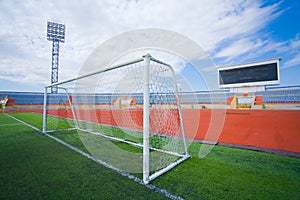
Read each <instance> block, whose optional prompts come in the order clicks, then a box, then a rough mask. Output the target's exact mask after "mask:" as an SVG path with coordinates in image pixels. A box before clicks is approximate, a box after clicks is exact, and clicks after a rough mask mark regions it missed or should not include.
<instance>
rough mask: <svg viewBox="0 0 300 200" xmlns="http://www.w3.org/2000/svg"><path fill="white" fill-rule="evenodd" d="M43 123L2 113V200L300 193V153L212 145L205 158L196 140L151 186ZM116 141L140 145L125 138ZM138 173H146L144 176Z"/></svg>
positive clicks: (239, 196) (286, 195) (32, 116)
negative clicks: (289, 154)
mask: <svg viewBox="0 0 300 200" xmlns="http://www.w3.org/2000/svg"><path fill="white" fill-rule="evenodd" d="M16 119H17V120H16ZM24 122H25V123H27V125H25V124H24ZM28 125H31V126H33V127H30V126H28ZM41 125H42V115H40V114H35V113H14V114H0V156H1V157H0V159H1V168H0V186H1V187H0V198H1V199H166V198H168V195H171V196H170V197H171V198H182V199H298V198H299V196H300V159H299V158H294V157H284V156H278V155H274V154H268V153H262V152H256V151H250V150H241V149H234V148H229V147H222V146H214V148H213V150H212V151H211V152H210V153H209V154H208V155H207V156H206V157H205V158H199V156H198V155H199V151H200V148H201V147H203V146H205V145H207V144H200V143H192V144H191V145H189V152H190V154H191V158H190V159H188V160H186V161H185V162H183V163H182V164H181V165H178V166H177V167H176V168H174V169H172V170H171V171H169V172H168V173H166V174H164V175H162V176H160V177H158V178H157V179H155V180H154V181H153V182H151V187H149V186H148V187H146V186H145V185H143V184H141V183H139V182H137V181H134V180H133V179H129V178H128V177H126V176H123V175H121V174H120V173H118V172H116V171H114V170H112V169H109V168H107V167H105V166H103V165H101V164H99V163H97V162H95V161H93V160H92V159H89V158H87V157H85V156H83V155H82V154H80V153H78V151H74V149H78V150H79V151H80V152H84V153H85V154H89V151H88V150H87V149H86V147H85V146H84V144H83V143H82V141H81V138H80V136H79V134H78V132H77V131H75V130H74V131H65V132H53V133H51V136H54V137H55V138H57V139H58V140H59V141H63V142H65V143H67V144H69V145H70V146H72V147H74V149H70V148H68V147H67V146H64V145H62V144H61V143H59V142H57V141H56V140H53V138H54V137H52V138H51V137H49V136H47V135H44V134H42V133H41V132H39V131H38V130H35V129H34V127H37V128H38V129H41ZM82 134H83V133H81V136H82ZM94 137H96V136H94ZM115 144H116V145H118V146H120V147H122V148H124V149H127V150H130V151H138V149H131V148H132V147H128V146H126V144H123V143H122V144H121V143H119V142H115ZM132 175H133V176H134V177H136V178H137V179H140V178H141V175H140V174H132ZM152 186H153V187H152Z"/></svg>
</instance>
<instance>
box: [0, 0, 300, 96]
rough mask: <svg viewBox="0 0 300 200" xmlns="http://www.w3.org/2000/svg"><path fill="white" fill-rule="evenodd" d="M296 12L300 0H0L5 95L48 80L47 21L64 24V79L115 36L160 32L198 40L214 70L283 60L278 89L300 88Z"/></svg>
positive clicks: (38, 87) (39, 87) (0, 85)
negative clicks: (273, 59) (168, 32)
mask: <svg viewBox="0 0 300 200" xmlns="http://www.w3.org/2000/svg"><path fill="white" fill-rule="evenodd" d="M299 10H300V1H298V0H281V1H275V0H270V1H267V0H266V1H263V0H245V1H240V0H200V1H199V0H191V1H180V0H175V1H171V0H147V1H137V0H135V1H134V0H128V1H118V0H116V1H96V0H75V1H66V0H60V1H57V0H56V1H55V0H49V1H33V0H24V1H13V0H12V1H10V0H4V1H0V25H1V30H0V36H1V37H0V91H1V90H2V91H3V90H6V91H43V86H44V85H45V84H48V83H49V82H50V73H51V70H50V69H51V48H52V46H51V42H49V41H47V40H46V24H47V20H54V21H58V22H62V23H65V24H66V42H65V43H64V44H61V48H60V70H59V80H60V81H61V80H65V79H68V78H70V77H74V76H76V75H77V74H78V73H79V71H80V69H81V67H82V65H83V63H84V61H85V60H86V59H87V57H88V56H89V54H90V53H91V52H92V51H93V50H94V49H95V48H96V47H97V46H99V45H101V44H102V43H103V42H105V41H107V40H109V39H110V38H112V37H114V36H116V35H119V34H122V33H124V32H126V31H131V30H135V29H141V28H161V29H167V30H171V31H174V32H178V33H180V34H182V35H185V36H186V37H188V38H190V39H191V40H193V41H195V42H196V43H197V44H198V45H199V46H201V47H202V48H203V50H204V51H205V52H206V53H207V54H208V55H209V56H210V57H211V59H212V60H213V62H214V63H215V64H216V66H217V67H220V66H228V65H233V64H241V63H245V62H253V61H260V60H266V59H271V58H276V57H281V58H282V60H281V63H280V75H281V85H280V86H292V85H300V78H299V75H300V21H299V19H300V12H299ZM190 78H191V80H193V82H194V79H195V78H194V77H192V74H191V77H190ZM195 81H196V80H195ZM216 81H217V78H216ZM199 82H201V80H200V81H199ZM196 89H197V90H202V89H205V88H202V86H201V83H199V87H196ZM214 89H217V88H214Z"/></svg>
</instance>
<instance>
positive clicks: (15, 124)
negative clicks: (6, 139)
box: [0, 123, 23, 127]
mask: <svg viewBox="0 0 300 200" xmlns="http://www.w3.org/2000/svg"><path fill="white" fill-rule="evenodd" d="M18 125H23V124H22V123H12V124H0V127H1V126H18Z"/></svg>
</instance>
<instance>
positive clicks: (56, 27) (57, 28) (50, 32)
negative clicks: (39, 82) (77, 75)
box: [47, 21, 66, 93]
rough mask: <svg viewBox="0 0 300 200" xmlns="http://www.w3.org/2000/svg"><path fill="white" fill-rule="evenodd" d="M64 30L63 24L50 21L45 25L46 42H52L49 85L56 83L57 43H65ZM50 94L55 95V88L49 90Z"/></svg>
mask: <svg viewBox="0 0 300 200" xmlns="http://www.w3.org/2000/svg"><path fill="white" fill-rule="evenodd" d="M65 28H66V27H65V25H64V24H60V23H56V22H50V21H48V23H47V40H49V41H52V71H51V84H53V83H56V82H58V58H59V43H60V42H63V43H64V42H65ZM51 93H57V87H53V88H51Z"/></svg>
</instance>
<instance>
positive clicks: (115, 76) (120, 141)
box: [44, 59, 188, 180]
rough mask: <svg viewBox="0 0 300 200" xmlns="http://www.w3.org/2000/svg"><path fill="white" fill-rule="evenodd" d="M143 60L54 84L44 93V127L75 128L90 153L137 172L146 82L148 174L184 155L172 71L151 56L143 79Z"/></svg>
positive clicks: (47, 129) (139, 169) (140, 165)
mask: <svg viewBox="0 0 300 200" xmlns="http://www.w3.org/2000/svg"><path fill="white" fill-rule="evenodd" d="M146 65H147V63H146V62H145V61H144V60H143V59H142V60H141V61H139V62H129V63H128V64H126V65H116V66H117V67H110V68H107V69H105V70H102V71H100V72H99V73H94V74H92V75H90V76H86V77H83V78H79V79H77V80H71V81H66V82H64V83H62V84H58V85H56V86H57V87H58V91H59V92H58V94H49V93H46V96H47V97H46V106H45V113H44V116H45V118H46V119H45V120H44V131H45V132H53V131H61V130H74V129H76V131H77V133H78V134H79V136H80V139H81V141H82V143H83V144H84V146H85V148H86V149H87V150H88V151H89V152H90V153H91V154H92V155H93V156H94V157H96V158H97V159H99V160H101V161H104V162H106V163H107V164H109V165H111V166H113V167H116V168H118V169H120V170H123V171H126V172H129V173H134V174H142V173H143V163H144V162H145V160H144V161H143V157H144V156H145V154H143V148H147V147H145V144H144V143H143V140H144V133H143V130H144V120H143V119H144V118H143V116H144V109H145V105H144V101H145V99H144V98H145V91H144V88H145V84H146V87H148V91H149V94H148V95H149V124H148V126H149V129H148V130H149V133H150V134H149V152H150V153H149V155H146V156H148V157H149V158H148V160H149V177H151V175H154V174H155V173H157V172H159V171H162V170H164V169H165V168H168V167H169V166H170V165H175V164H176V163H178V162H179V161H180V160H182V159H183V158H187V156H188V153H187V149H186V144H185V138H184V137H185V135H184V128H183V121H182V115H181V110H180V109H181V108H180V99H179V96H178V90H177V84H176V78H175V73H174V71H173V69H172V68H171V66H169V65H167V64H164V63H162V62H160V61H157V60H155V59H153V60H151V62H150V65H149V74H148V77H149V82H148V83H146V82H145V78H144V77H145V68H146ZM56 86H55V87H56ZM50 88H51V86H50V87H48V88H46V90H47V91H50ZM62 134H67V131H65V132H63V133H62ZM137 176H139V175H137ZM154 176H156V175H154ZM149 180H151V178H149Z"/></svg>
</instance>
